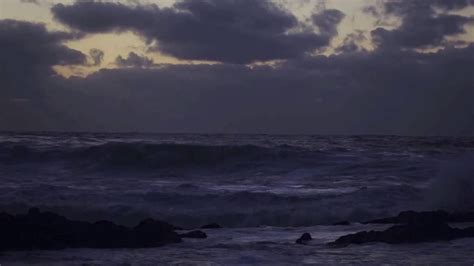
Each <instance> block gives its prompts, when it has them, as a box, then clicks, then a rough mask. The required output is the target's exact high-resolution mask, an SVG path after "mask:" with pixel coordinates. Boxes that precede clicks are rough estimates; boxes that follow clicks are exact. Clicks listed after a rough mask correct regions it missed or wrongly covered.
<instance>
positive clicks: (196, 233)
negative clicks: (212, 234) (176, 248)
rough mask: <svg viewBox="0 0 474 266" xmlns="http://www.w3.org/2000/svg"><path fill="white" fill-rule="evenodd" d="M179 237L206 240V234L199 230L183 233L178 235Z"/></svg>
mask: <svg viewBox="0 0 474 266" xmlns="http://www.w3.org/2000/svg"><path fill="white" fill-rule="evenodd" d="M179 236H180V237H182V238H207V235H206V233H204V232H203V231H199V230H195V231H191V232H187V233H183V234H180V235H179Z"/></svg>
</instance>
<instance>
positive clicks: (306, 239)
mask: <svg viewBox="0 0 474 266" xmlns="http://www.w3.org/2000/svg"><path fill="white" fill-rule="evenodd" d="M312 239H313V238H312V237H311V235H310V234H309V233H304V234H302V235H301V236H300V238H298V239H296V244H302V245H306V244H307V243H308V242H309V241H310V240H312Z"/></svg>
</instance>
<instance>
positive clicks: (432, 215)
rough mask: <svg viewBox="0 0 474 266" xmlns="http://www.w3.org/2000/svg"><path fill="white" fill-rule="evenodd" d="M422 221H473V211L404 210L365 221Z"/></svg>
mask: <svg viewBox="0 0 474 266" xmlns="http://www.w3.org/2000/svg"><path fill="white" fill-rule="evenodd" d="M424 221H431V222H435V221H436V222H445V223H462V222H474V212H454V213H448V212H446V211H443V210H437V211H423V212H416V211H404V212H400V213H399V214H398V215H397V216H395V217H388V218H382V219H375V220H371V221H367V222H365V223H368V224H406V223H416V222H418V223H423V222H424Z"/></svg>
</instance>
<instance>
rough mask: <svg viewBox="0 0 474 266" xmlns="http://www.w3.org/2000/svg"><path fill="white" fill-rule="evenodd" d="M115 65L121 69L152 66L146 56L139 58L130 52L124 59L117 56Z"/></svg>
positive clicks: (150, 60)
mask: <svg viewBox="0 0 474 266" xmlns="http://www.w3.org/2000/svg"><path fill="white" fill-rule="evenodd" d="M115 64H116V65H118V66H121V67H150V66H153V65H154V63H153V60H152V59H150V58H148V57H146V56H139V55H137V54H136V53H134V52H130V53H129V54H128V57H126V58H123V57H122V56H120V55H119V56H117V58H116V59H115Z"/></svg>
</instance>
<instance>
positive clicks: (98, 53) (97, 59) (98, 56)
mask: <svg viewBox="0 0 474 266" xmlns="http://www.w3.org/2000/svg"><path fill="white" fill-rule="evenodd" d="M89 55H90V57H91V58H92V65H94V66H99V65H100V64H101V63H102V60H103V59H104V51H102V50H99V49H96V48H93V49H90V51H89Z"/></svg>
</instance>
